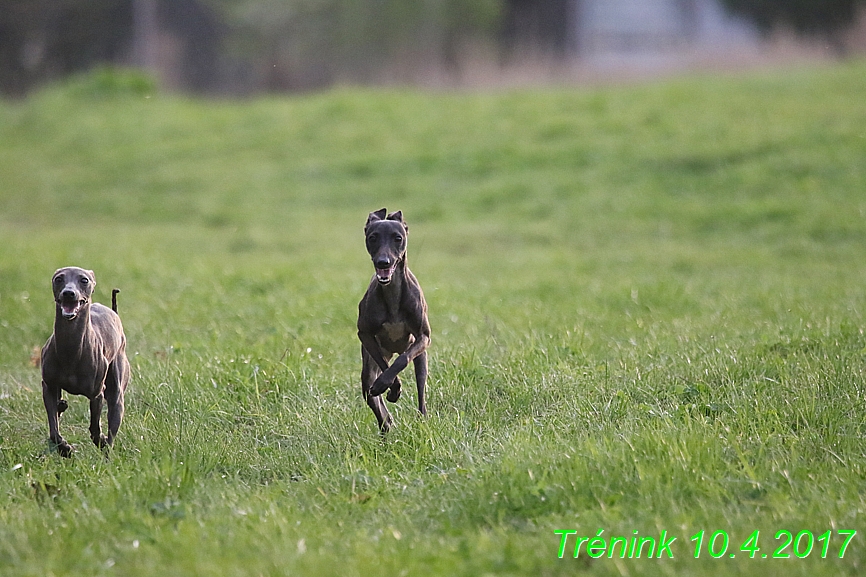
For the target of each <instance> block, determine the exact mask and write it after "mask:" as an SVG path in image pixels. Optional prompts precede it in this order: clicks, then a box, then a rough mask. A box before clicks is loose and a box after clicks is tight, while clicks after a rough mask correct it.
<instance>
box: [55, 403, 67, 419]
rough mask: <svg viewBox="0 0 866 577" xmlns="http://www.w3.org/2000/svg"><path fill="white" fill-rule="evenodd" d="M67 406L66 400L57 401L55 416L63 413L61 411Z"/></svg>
mask: <svg viewBox="0 0 866 577" xmlns="http://www.w3.org/2000/svg"><path fill="white" fill-rule="evenodd" d="M68 408H69V403H67V402H66V399H60V400H59V401H57V416H58V417H59V416H60V415H61V414H63V411H65V410H66V409H68Z"/></svg>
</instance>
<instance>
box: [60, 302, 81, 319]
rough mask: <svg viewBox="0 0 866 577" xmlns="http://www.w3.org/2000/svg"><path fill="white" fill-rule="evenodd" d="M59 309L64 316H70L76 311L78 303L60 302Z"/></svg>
mask: <svg viewBox="0 0 866 577" xmlns="http://www.w3.org/2000/svg"><path fill="white" fill-rule="evenodd" d="M60 310H62V311H63V314H64V315H66V316H72V315H74V314H76V313H77V312H78V303H77V302H74V303H60Z"/></svg>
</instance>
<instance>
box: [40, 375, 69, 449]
mask: <svg viewBox="0 0 866 577" xmlns="http://www.w3.org/2000/svg"><path fill="white" fill-rule="evenodd" d="M59 401H60V387H51V386H49V385H48V384H47V383H46V382H45V381H42V402H43V403H44V404H45V412H46V413H47V414H48V439H49V440H50V441H51V442H52V443H54V445H55V446H56V447H57V452H58V453H59V454H60V456H61V457H69V456H71V455H72V445H70V444H69V443H67V442H66V440H65V439H64V438H63V437H61V436H60V414H59V413H58V410H57V405H58V403H59ZM64 408H65V407H64Z"/></svg>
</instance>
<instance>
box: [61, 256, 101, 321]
mask: <svg viewBox="0 0 866 577" xmlns="http://www.w3.org/2000/svg"><path fill="white" fill-rule="evenodd" d="M95 287H96V275H94V274H93V271H92V270H84V269H83V268H78V267H75V266H70V267H66V268H61V269H57V271H55V273H54V276H52V277H51V289H52V290H53V291H54V302H56V303H57V310H58V312H60V314H61V315H63V318H64V319H66V320H68V321H71V320H75V318H76V317H77V316H78V315H79V314H80V313H81V311H82V309H84V308H85V307H87V306H89V305H90V295H92V294H93V289H94V288H95Z"/></svg>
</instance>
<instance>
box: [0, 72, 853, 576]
mask: <svg viewBox="0 0 866 577" xmlns="http://www.w3.org/2000/svg"><path fill="white" fill-rule="evenodd" d="M864 103H866V63H864V62H862V61H861V62H853V63H848V64H843V65H838V66H833V67H824V68H809V69H791V70H785V71H776V72H771V73H765V74H758V73H751V74H749V75H740V76H730V77H710V76H704V77H693V78H689V79H679V80H669V81H665V82H659V83H652V84H647V85H642V86H628V87H609V88H597V89H536V90H520V91H509V92H501V93H422V92H415V91H398V90H361V89H354V88H353V89H348V88H347V89H340V90H335V91H332V92H328V93H324V94H316V95H307V96H297V97H273V98H258V99H255V100H249V101H241V102H236V101H209V102H203V101H198V100H190V99H185V98H183V97H178V96H170V95H165V94H160V93H158V92H154V91H152V90H151V89H150V88H149V86H148V85H147V83H142V82H138V81H136V79H135V78H133V79H131V80H130V79H128V78H127V77H125V76H123V75H115V76H112V75H111V74H109V73H101V74H95V75H91V76H89V77H86V78H83V79H78V80H75V81H72V82H70V83H68V84H66V85H64V86H59V87H55V88H51V89H48V90H45V91H44V92H42V93H40V94H38V95H36V96H34V97H32V98H30V99H29V100H27V101H23V102H0V334H2V339H0V499H2V505H0V574H2V575H3V576H6V575H10V576H13V575H14V576H17V575H22V576H24V575H27V576H46V575H53V576H57V577H59V576H66V575H69V576H78V575H98V576H102V575H118V576H124V577H137V576H143V575H201V576H209V575H226V576H234V575H238V576H241V575H243V576H246V575H251V576H258V575H263V576H272V575H273V576H277V575H340V576H359V577H360V576H369V575H465V576H476V575H485V574H495V575H569V576H570V575H580V574H591V575H761V576H762V577H765V576H770V575H784V576H785V577H792V576H797V575H803V576H807V575H808V576H814V575H858V574H862V572H863V571H864V570H866V383H864V377H866V335H864V333H863V330H864V326H866V314H864V308H866V106H864ZM383 206H384V207H387V208H388V209H389V210H396V209H402V210H403V212H404V215H405V216H406V219H407V221H408V222H409V225H410V237H409V262H410V265H411V267H412V269H413V271H414V272H415V274H416V275H417V277H418V278H419V280H420V281H421V284H422V286H423V287H424V289H425V293H426V295H427V300H428V303H429V306H430V320H431V325H432V328H433V343H432V346H431V350H430V372H431V377H430V382H429V400H428V407H429V412H430V415H429V418H428V419H426V420H423V419H421V418H419V416H418V415H417V413H416V411H415V409H414V405H415V394H414V388H413V387H412V386H411V384H412V380H411V376H410V375H411V372H410V373H409V374H407V375H406V377H405V378H404V383H405V384H406V386H405V388H404V390H405V392H406V394H404V397H403V399H401V401H400V402H399V403H398V404H397V405H394V406H393V409H392V412H395V418H396V421H397V426H396V428H395V429H394V430H393V431H392V432H391V433H389V434H388V436H387V438H386V439H384V440H382V439H380V437H379V435H378V433H377V430H376V423H375V419H374V418H373V415H372V413H371V412H370V411H369V409H368V408H367V407H366V405H365V404H364V403H363V401H362V400H361V397H360V383H359V374H360V365H361V362H360V345H359V342H358V340H357V337H356V335H355V321H356V316H357V303H358V300H359V299H360V297H361V295H362V294H363V292H364V290H365V288H366V286H367V283H368V282H369V279H370V276H371V275H372V265H371V263H370V261H369V258H368V256H367V255H366V253H365V250H364V247H363V233H362V230H363V225H364V221H365V219H366V216H367V213H368V212H370V211H372V210H376V209H379V208H381V207H383ZM66 265H77V266H82V267H86V268H92V269H94V270H95V271H96V275H97V281H98V286H97V289H96V290H97V295H96V300H97V301H100V302H107V301H109V300H110V289H111V288H112V287H115V286H116V287H120V288H121V289H122V291H123V292H122V293H121V294H120V298H119V307H120V312H121V316H122V318H123V321H124V324H125V327H126V333H127V337H128V340H129V353H130V360H131V363H132V367H133V382H132V385H131V388H130V390H129V391H128V394H127V405H126V408H127V411H126V419H125V421H124V423H123V426H122V427H121V430H120V435H119V437H118V441H117V445H116V446H115V448H114V450H113V451H112V452H111V455H110V457H109V458H105V457H104V456H103V454H102V453H100V452H99V451H98V450H97V449H96V448H95V447H94V446H93V445H91V444H90V442H89V438H88V432H87V402H86V400H85V399H84V398H83V397H73V398H71V399H70V409H69V411H68V412H67V413H66V414H65V415H64V418H63V422H62V425H61V426H62V432H63V433H64V436H65V437H66V438H67V439H68V440H69V441H70V442H71V443H73V444H74V445H75V446H76V447H77V452H76V454H75V455H74V458H72V459H69V460H65V459H62V458H60V457H59V456H58V455H57V453H56V452H55V451H53V450H51V449H50V447H49V446H48V439H47V436H48V432H47V425H46V421H45V416H44V409H43V407H42V399H41V388H40V378H39V371H38V369H37V368H36V367H35V366H34V365H33V361H32V355H33V353H34V349H37V348H38V347H40V346H41V345H42V344H43V343H44V341H45V339H47V337H48V336H49V334H50V332H51V329H52V322H53V314H54V306H53V304H52V297H51V293H50V277H51V274H52V272H53V271H54V269H56V268H58V267H60V266H66ZM600 530H603V532H602V533H601V537H602V538H604V539H605V544H607V543H609V541H610V538H611V537H615V536H623V537H626V538H627V539H631V538H632V537H633V536H635V535H637V536H639V537H646V536H652V537H655V538H656V539H658V537H659V536H660V534H661V533H662V532H666V534H667V538H668V539H670V538H671V537H676V541H675V542H673V544H672V545H670V549H669V551H670V553H671V556H672V558H671V556H669V555H668V554H667V552H664V550H662V549H661V548H659V550H658V551H657V553H659V554H662V558H661V559H655V558H654V559H647V558H646V557H647V554H648V553H647V550H646V549H645V550H644V551H643V554H642V556H641V558H637V554H633V555H631V557H632V558H629V555H626V557H625V558H621V557H620V552H621V551H622V547H621V544H620V546H619V548H617V549H615V550H614V555H613V556H612V557H611V556H610V555H609V552H608V551H609V550H608V549H604V550H599V549H590V548H589V547H590V546H591V545H592V543H591V542H587V541H585V540H584V542H583V544H582V548H581V549H579V557H578V558H577V559H575V558H574V556H573V553H574V546H575V543H576V542H578V541H579V540H578V539H577V537H588V538H590V539H593V538H594V537H596V535H597V534H598V533H599V531H600ZM854 530H856V531H857V534H856V535H855V536H854V537H853V538H852V539H850V542H849V543H848V544H847V545H848V546H847V548H846V549H845V551H844V557H843V558H841V559H840V558H839V554H840V552H841V551H842V546H843V542H844V541H845V540H846V532H849V531H854ZM556 531H560V533H556ZM562 531H576V533H566V534H565V536H566V537H567V542H566V544H565V547H564V551H563V558H559V552H560V546H561V535H563V534H562V533H561V532H562ZM700 531H704V539H703V544H702V547H701V549H700V557H699V558H698V559H695V547H696V541H697V538H696V540H695V541H692V540H691V538H692V536H695V535H698V534H699V532H700ZM755 531H759V534H758V535H759V538H758V540H757V542H755V540H750V538H751V537H753V536H754V534H755V533H754V532H755ZM782 531H789V532H790V534H791V539H790V542H789V543H787V544H786V541H788V539H787V537H785V534H784V533H781V532H782ZM828 531H829V533H827V532H828ZM777 536H778V537H777ZM725 538H727V540H728V545H727V548H725ZM598 544H599V543H596V545H598ZM755 546H757V547H759V548H760V550H758V551H755ZM647 547H648V545H647ZM750 549H751V552H750V551H749V550H750ZM599 551H601V556H600V557H599V558H597V559H593V558H590V557H589V553H590V552H592V553H593V554H595V555H597V554H598V553H599ZM713 555H715V556H718V557H719V558H714V556H713ZM732 555H735V558H732ZM750 555H754V558H750ZM765 555H766V558H764V556H765ZM777 555H779V556H787V557H788V558H787V559H779V558H773V557H774V556H777ZM801 557H802V558H801Z"/></svg>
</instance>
